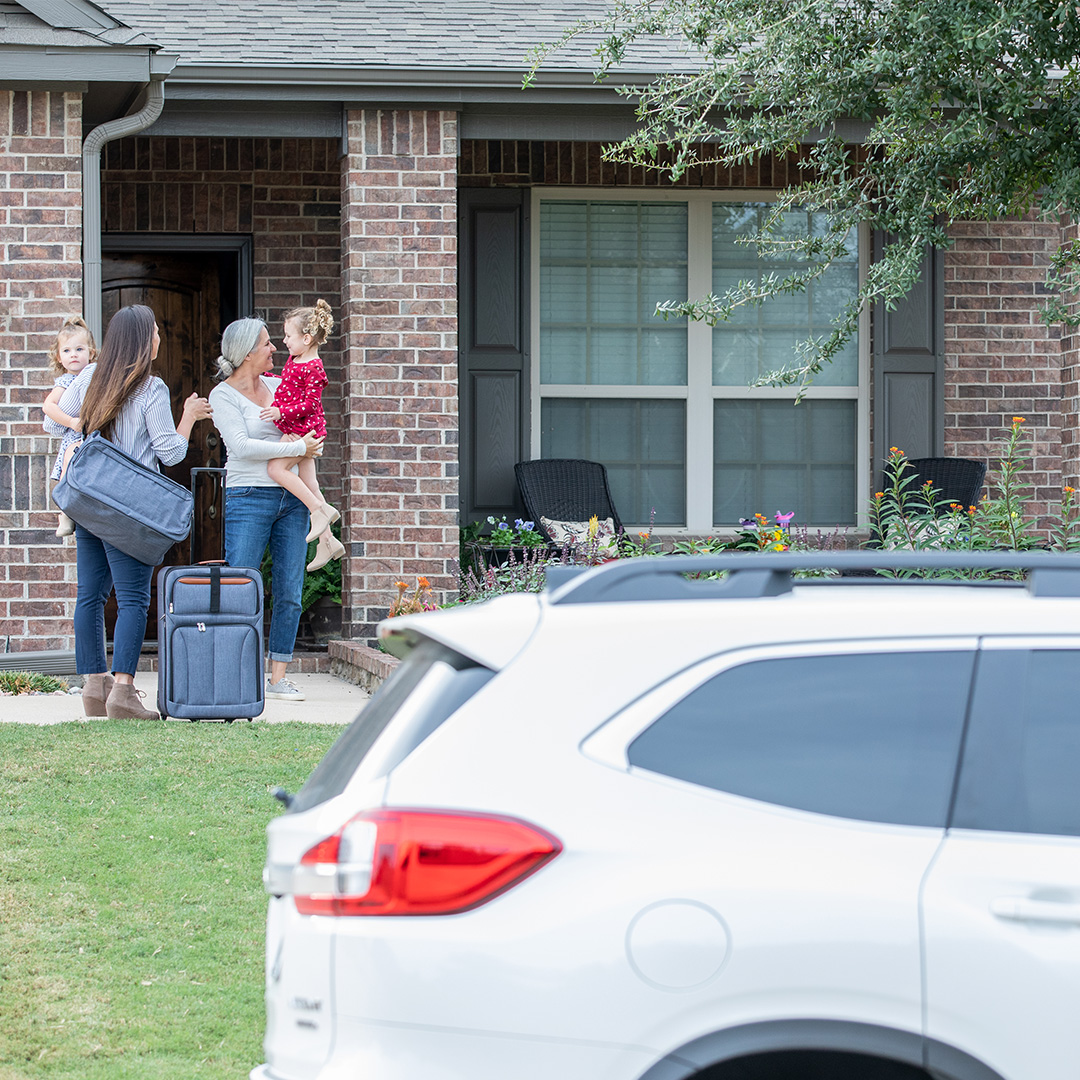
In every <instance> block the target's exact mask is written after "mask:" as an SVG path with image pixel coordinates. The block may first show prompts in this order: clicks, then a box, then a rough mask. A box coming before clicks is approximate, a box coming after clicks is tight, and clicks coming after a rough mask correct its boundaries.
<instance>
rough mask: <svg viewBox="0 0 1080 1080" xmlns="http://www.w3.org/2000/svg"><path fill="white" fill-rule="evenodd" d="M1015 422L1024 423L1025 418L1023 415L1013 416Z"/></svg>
mask: <svg viewBox="0 0 1080 1080" xmlns="http://www.w3.org/2000/svg"><path fill="white" fill-rule="evenodd" d="M1013 423H1014V424H1023V423H1025V420H1024V418H1023V417H1022V416H1014V417H1013Z"/></svg>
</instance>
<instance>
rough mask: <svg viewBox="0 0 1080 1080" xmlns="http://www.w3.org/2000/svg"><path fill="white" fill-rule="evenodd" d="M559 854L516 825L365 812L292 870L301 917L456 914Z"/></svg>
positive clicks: (434, 814) (457, 816)
mask: <svg viewBox="0 0 1080 1080" xmlns="http://www.w3.org/2000/svg"><path fill="white" fill-rule="evenodd" d="M560 851H562V845H561V844H560V843H559V841H558V840H556V839H555V837H554V836H552V835H551V834H550V833H547V832H544V830H543V829H539V828H537V827H536V826H535V825H529V824H528V823H527V822H524V821H520V820H518V819H517V818H510V817H498V816H495V815H488V814H462V813H451V812H449V811H447V812H442V811H438V810H398V809H394V810H366V811H364V812H363V813H361V814H357V815H356V817H354V818H351V819H350V820H349V821H347V822H346V823H345V825H344V826H342V828H341V829H340V830H339V831H338V832H337V833H335V834H334V835H333V836H328V837H327V838H326V839H325V840H320V841H319V843H317V844H315V845H314V847H312V848H310V849H309V850H308V851H306V852H305V853H304V855H303V856H302V858H301V859H300V862H299V863H298V864H297V866H296V867H295V869H294V870H293V875H292V889H291V890H290V891H291V892H292V894H293V900H294V902H295V903H296V909H297V911H299V912H300V913H301V914H302V915H452V914H454V913H455V912H459V911H468V910H469V909H470V908H474V907H478V906H479V905H480V904H484V903H487V901H488V900H491V899H493V898H494V897H496V896H498V895H499V894H500V893H503V892H506V890H507V889H509V888H511V887H513V886H514V885H516V884H517V883H518V882H519V881H521V880H523V879H524V878H526V877H528V876H529V875H530V874H533V873H535V872H536V871H537V870H539V869H540V867H541V866H543V865H544V863H546V862H547V861H548V860H550V859H553V858H554V857H555V856H556V855H558V853H559V852H560Z"/></svg>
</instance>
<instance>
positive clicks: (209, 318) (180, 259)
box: [102, 238, 224, 640]
mask: <svg viewBox="0 0 1080 1080" xmlns="http://www.w3.org/2000/svg"><path fill="white" fill-rule="evenodd" d="M148 242H149V238H148ZM221 293H222V282H221V280H220V265H219V261H218V260H217V259H216V258H215V257H214V256H213V254H210V253H201V252H199V253H188V252H161V253H153V252H147V253H142V252H140V253H137V254H136V253H130V254H129V253H123V254H105V255H104V256H103V258H102V324H103V325H104V326H105V327H106V328H107V327H108V324H109V320H110V319H111V318H112V316H113V315H114V314H115V313H116V311H117V310H118V309H119V308H121V307H124V306H125V305H127V304H145V305H146V306H147V307H149V308H151V309H152V310H153V312H154V315H155V316H156V317H157V323H158V328H159V330H160V332H161V348H160V350H159V351H158V356H157V361H156V362H155V365H154V366H155V371H156V373H157V374H158V375H159V376H160V377H161V378H162V379H163V380H164V382H165V384H166V386H168V387H169V393H170V395H171V397H172V406H173V418H174V419H175V420H178V419H179V418H180V415H181V413H182V411H183V406H184V401H185V400H186V399H187V397H188V396H189V395H190V394H191V393H192V392H193V391H197V392H198V393H199V394H201V395H202V396H203V397H206V396H207V395H208V394H209V393H210V390H211V388H212V387H213V385H214V375H215V370H216V365H215V359H216V357H217V355H218V345H219V342H220V340H221V331H222V329H223V326H222V315H223V312H222V303H221ZM223 460H224V454H223V451H222V447H221V441H220V436H219V435H218V433H217V429H216V428H215V427H214V426H213V424H212V422H210V421H205V420H204V421H201V422H200V423H198V424H196V425H195V428H194V430H193V431H192V436H191V448H190V449H189V451H188V454H187V457H185V458H184V460H183V461H182V462H181V463H180V464H178V465H172V466H169V467H165V468H163V469H162V471H163V472H164V473H165V474H166V475H168V476H169V477H171V478H172V479H173V480H175V481H176V482H177V483H178V484H183V485H184V486H185V487H187V486H189V485H190V484H191V470H192V468H195V467H200V466H211V467H218V466H220V465H221V464H222V462H223ZM223 500H224V496H223V493H222V490H221V485H220V483H218V482H217V481H216V478H214V477H213V476H212V475H211V476H207V475H206V474H203V475H201V476H199V477H198V483H197V484H196V489H195V525H194V529H193V540H194V551H195V560H196V561H199V560H201V559H217V558H221V557H222V551H223V542H222V541H223V537H222V534H221V524H222V521H221V515H222V506H223ZM190 557H191V546H190V542H189V541H184V542H183V543H180V544H176V545H174V546H173V548H172V549H171V550H170V551H169V554H168V555H167V556H166V557H165V561H164V563H163V564H162V565H165V566H174V565H180V564H186V563H187V562H188V561H189V559H190ZM156 584H157V572H156V571H155V573H154V586H153V587H152V592H151V597H150V612H149V617H148V619H147V627H146V636H147V638H148V639H149V640H157V595H156ZM115 603H116V601H115V599H112V600H110V602H109V606H108V608H107V609H106V613H105V618H106V625H107V629H108V633H109V635H110V636H111V635H112V628H113V625H114V621H115V617H116V615H115V611H116V609H115Z"/></svg>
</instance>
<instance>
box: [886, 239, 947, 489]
mask: <svg viewBox="0 0 1080 1080" xmlns="http://www.w3.org/2000/svg"><path fill="white" fill-rule="evenodd" d="M881 246H882V235H881V234H880V233H875V234H874V245H873V250H874V258H875V259H876V258H877V257H878V255H879V253H880V251H881ZM944 262H945V259H944V255H943V254H942V252H940V251H930V250H928V251H927V253H926V255H925V256H924V258H923V263H922V275H921V277H920V279H919V282H918V283H917V284H916V285H915V287H914V288H913V289H912V290H911V292H909V293H908V294H907V296H906V297H905V298H904V299H903V300H902V301H900V302H899V303H898V304H897V305H896V310H895V311H886V310H885V306H884V304H877V305H875V307H874V357H873V370H874V416H873V428H874V461H873V469H872V470H871V472H872V475H873V476H874V477H875V480H874V483H875V485H876V488H877V489H880V486H881V477H882V467H883V464H884V461H885V459H886V457H887V456H888V453H889V447H890V446H898V447H899V448H900V449H901V450H903V451H904V452H905V453H906V454H907V456H908V457H909V458H918V457H941V456H942V455H943V454H944V452H945V268H944Z"/></svg>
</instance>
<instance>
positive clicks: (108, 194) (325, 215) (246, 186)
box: [102, 136, 348, 502]
mask: <svg viewBox="0 0 1080 1080" xmlns="http://www.w3.org/2000/svg"><path fill="white" fill-rule="evenodd" d="M339 152H340V144H339V142H338V140H336V139H250V138H187V137H166V136H142V137H140V136H135V137H134V138H130V139H122V140H119V141H117V142H115V143H110V144H109V145H108V146H107V147H106V148H105V153H104V157H103V162H102V228H103V229H104V231H106V232H127V233H132V232H134V233H140V232H146V233H155V232H172V233H176V232H183V233H244V234H250V235H251V237H252V242H253V249H254V250H253V255H252V258H253V262H254V272H255V273H254V286H255V309H256V313H257V314H258V315H259V316H260V317H261V318H265V319H266V321H267V323H268V324H269V327H270V334H271V337H272V338H273V340H274V341H275V342H276V343H277V344H279V345H280V344H281V336H280V335H281V323H282V316H283V315H284V313H285V312H286V311H288V310H289V309H290V308H294V307H300V306H309V305H311V304H314V302H315V300H316V299H317V298H318V297H320V296H321V297H323V298H324V299H325V300H326V301H327V302H328V303H329V304H330V306H331V307H332V308H333V310H334V317H335V319H336V320H338V325H337V326H336V327H335V331H334V334H333V335H332V336H331V338H330V341H329V342H328V343H327V345H326V346H325V347H324V348H323V349H321V350H320V356H321V357H322V359H323V362H324V364H325V366H326V373H327V376H328V377H329V379H330V385H329V386H328V387H327V388H326V390H325V391H324V392H323V408H324V409H325V411H326V422H327V431H328V434H327V439H326V448H325V452H324V454H323V457H322V458H321V459H320V461H319V482H320V485H321V486H322V487H323V489H324V492H325V494H326V497H327V498H328V499H329V500H330V501H331V502H336V501H337V500H338V499H339V498H340V496H341V476H342V449H343V446H344V443H345V439H344V429H345V427H346V424H347V423H348V421H347V419H346V418H345V417H343V415H342V411H341V402H342V398H343V394H342V392H341V390H342V366H341V347H340V343H341V325H340V318H341V311H340V306H341V286H340V282H341V259H340V233H341V226H340V217H341V202H340V198H341V168H340V166H339V164H338V154H339ZM277 359H278V367H279V368H280V366H281V364H282V363H283V362H284V359H285V354H284V352H279V353H278V357H277Z"/></svg>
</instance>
